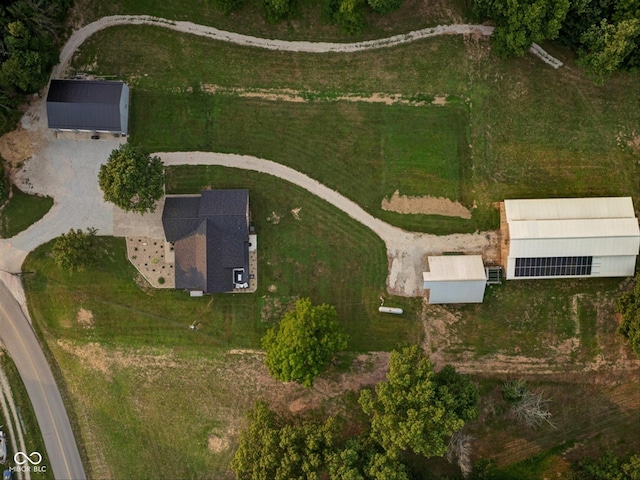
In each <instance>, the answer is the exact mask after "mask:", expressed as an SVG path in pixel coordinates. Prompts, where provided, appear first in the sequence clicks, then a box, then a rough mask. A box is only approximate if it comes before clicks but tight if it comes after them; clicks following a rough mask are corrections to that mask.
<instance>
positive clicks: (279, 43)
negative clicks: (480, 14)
mask: <svg viewBox="0 0 640 480" xmlns="http://www.w3.org/2000/svg"><path fill="white" fill-rule="evenodd" d="M117 25H154V26H157V27H163V28H168V29H170V30H175V31H177V32H182V33H190V34H193V35H199V36H201V37H207V38H211V39H213V40H219V41H221V42H228V43H235V44H236V45H243V46H246V47H257V48H264V49H267V50H279V51H287V52H308V53H329V52H342V53H349V52H359V51H363V50H373V49H378V48H384V47H393V46H396V45H402V44H404V43H410V42H415V41H416V40H421V39H423V38H430V37H437V36H439V35H465V34H475V35H478V34H479V35H483V36H490V35H491V34H492V33H493V27H491V26H489V25H468V24H458V25H438V26H437V27H430V28H423V29H421V30H414V31H412V32H409V33H403V34H400V35H394V36H392V37H387V38H381V39H377V40H366V41H363V42H354V43H334V42H305V41H288V40H273V39H268V38H258V37H252V36H250V35H243V34H241V33H234V32H227V31H224V30H219V29H217V28H215V27H209V26H207V25H198V24H195V23H192V22H184V21H175V20H167V19H165V18H159V17H153V16H150V15H112V16H110V17H102V18H101V19H99V20H96V21H95V22H92V23H90V24H89V25H85V26H84V27H82V28H80V29H79V30H76V31H75V32H73V34H72V35H71V37H69V40H67V43H66V44H65V46H64V47H63V48H62V52H61V53H60V63H59V64H58V65H57V66H56V67H55V68H54V69H53V73H52V75H51V77H52V78H58V77H60V76H61V75H62V74H63V72H64V70H65V69H66V68H67V65H68V64H69V62H70V61H71V58H72V56H73V54H74V53H75V52H76V50H77V49H78V47H80V45H82V43H83V42H84V41H85V40H86V39H87V38H89V37H90V36H91V35H93V34H94V33H96V32H99V31H100V30H103V29H105V28H108V27H114V26H117ZM529 51H530V52H531V53H532V54H533V55H536V56H537V57H539V58H540V59H541V60H542V61H543V62H545V63H547V64H548V65H551V66H552V67H554V68H559V67H561V66H562V62H561V61H560V60H558V59H557V58H554V57H552V56H551V55H549V54H548V53H547V52H546V51H545V50H543V49H542V48H541V47H540V46H539V45H537V44H535V43H534V44H532V45H531V48H530V49H529Z"/></svg>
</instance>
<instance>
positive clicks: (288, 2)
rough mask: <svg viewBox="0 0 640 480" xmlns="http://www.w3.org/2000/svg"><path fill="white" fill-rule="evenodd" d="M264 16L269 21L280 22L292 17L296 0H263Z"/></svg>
mask: <svg viewBox="0 0 640 480" xmlns="http://www.w3.org/2000/svg"><path fill="white" fill-rule="evenodd" d="M262 7H263V8H264V18H265V20H266V21H267V22H269V23H278V22H279V21H280V20H283V19H285V18H288V17H290V16H291V15H292V14H293V11H294V9H295V2H294V0H262Z"/></svg>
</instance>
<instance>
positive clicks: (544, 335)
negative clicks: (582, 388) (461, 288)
mask: <svg viewBox="0 0 640 480" xmlns="http://www.w3.org/2000/svg"><path fill="white" fill-rule="evenodd" d="M619 284H620V280H619V279H585V280H571V281H567V280H566V279H565V280H540V281H536V280H526V281H519V282H516V281H510V282H506V283H503V284H502V285H493V286H490V287H488V288H487V293H486V295H485V299H484V303H482V304H470V305H464V306H447V309H448V310H450V311H452V312H453V313H454V314H457V315H459V317H460V320H459V321H458V322H456V324H455V326H454V327H452V328H453V329H454V332H455V334H456V335H457V337H458V339H459V342H458V343H457V344H456V346H454V347H453V348H452V349H451V350H452V352H454V351H455V349H456V348H459V349H461V351H469V350H470V351H472V352H473V353H474V355H476V356H478V357H480V356H483V355H489V354H492V353H501V354H504V355H523V356H527V357H534V358H549V357H553V356H554V355H555V351H556V350H555V349H556V348H557V347H558V345H559V344H561V343H562V342H564V341H566V340H569V339H571V338H573V337H578V338H579V339H580V348H579V351H578V352H577V353H576V355H578V357H579V358H580V359H581V360H585V359H592V357H593V356H594V354H595V353H596V352H597V349H598V346H597V341H596V313H597V312H596V308H595V305H596V302H599V303H601V304H604V303H605V302H606V299H607V298H609V299H610V298H613V297H615V295H617V294H618V287H619ZM596 299H597V300H596ZM576 359H577V358H576Z"/></svg>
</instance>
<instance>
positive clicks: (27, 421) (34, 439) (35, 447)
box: [0, 349, 54, 480]
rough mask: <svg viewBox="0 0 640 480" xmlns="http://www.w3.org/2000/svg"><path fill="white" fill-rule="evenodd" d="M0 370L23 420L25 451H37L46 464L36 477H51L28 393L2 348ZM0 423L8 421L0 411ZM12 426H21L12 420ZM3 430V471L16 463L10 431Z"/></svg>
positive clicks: (51, 471) (41, 479)
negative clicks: (5, 456) (4, 447)
mask: <svg viewBox="0 0 640 480" xmlns="http://www.w3.org/2000/svg"><path fill="white" fill-rule="evenodd" d="M0 370H2V371H4V373H5V375H6V376H7V379H8V380H9V385H10V386H11V393H12V394H13V400H14V402H15V405H16V409H19V412H20V415H21V418H22V420H23V421H24V427H25V431H23V435H24V441H25V447H26V448H27V453H31V452H39V453H40V454H41V455H42V463H41V465H42V466H45V465H46V466H47V469H46V471H45V472H41V473H38V474H37V478H38V479H40V480H44V479H53V478H54V477H53V470H52V469H51V466H50V463H49V459H48V457H47V451H46V450H45V448H44V440H43V439H42V434H41V433H40V428H39V427H38V421H37V419H36V416H35V413H34V412H33V408H32V406H31V400H30V399H29V395H28V394H27V390H26V388H25V386H24V383H22V379H21V378H20V374H19V373H18V369H17V368H16V365H15V363H13V360H12V359H11V358H10V357H9V355H8V354H7V353H6V352H5V351H4V350H3V349H0ZM2 425H5V426H6V425H8V422H7V420H6V419H5V418H4V416H3V414H2V412H1V411H0V426H2ZM14 428H21V426H20V425H16V424H15V422H14ZM3 430H4V432H5V433H7V447H8V455H7V457H8V459H9V461H8V462H7V464H5V465H3V466H2V470H3V471H4V469H5V468H8V467H15V466H16V465H15V463H14V462H13V455H14V454H15V452H13V451H12V449H11V440H10V439H9V435H11V433H9V432H8V430H7V428H4V429H3ZM15 440H16V443H18V442H17V439H15ZM18 448H19V447H18ZM14 477H15V474H14Z"/></svg>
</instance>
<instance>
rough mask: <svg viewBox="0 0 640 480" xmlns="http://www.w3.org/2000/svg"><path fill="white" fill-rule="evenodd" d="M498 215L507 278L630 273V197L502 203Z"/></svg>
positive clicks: (636, 232) (634, 239)
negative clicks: (499, 214)
mask: <svg viewBox="0 0 640 480" xmlns="http://www.w3.org/2000/svg"><path fill="white" fill-rule="evenodd" d="M501 216H502V219H501V228H500V229H501V232H502V235H503V239H502V245H503V254H502V255H503V261H502V263H503V266H504V268H505V272H506V277H507V279H526V278H563V277H565V278H566V277H623V276H632V275H633V274H634V271H635V266H636V257H637V255H638V250H639V249H640V228H639V227H638V219H637V218H636V215H635V211H634V208H633V202H632V200H631V197H610V198H552V199H541V200H505V201H504V208H503V214H502V215H501ZM505 260H506V261H505Z"/></svg>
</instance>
